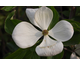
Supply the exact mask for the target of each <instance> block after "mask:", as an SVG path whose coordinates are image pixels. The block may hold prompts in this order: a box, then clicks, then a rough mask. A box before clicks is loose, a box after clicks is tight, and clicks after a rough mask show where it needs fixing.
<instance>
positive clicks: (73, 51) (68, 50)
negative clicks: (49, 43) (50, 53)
mask: <svg viewBox="0 0 80 65" xmlns="http://www.w3.org/2000/svg"><path fill="white" fill-rule="evenodd" d="M64 50H67V51H69V52H74V51H72V50H69V49H67V48H64Z"/></svg>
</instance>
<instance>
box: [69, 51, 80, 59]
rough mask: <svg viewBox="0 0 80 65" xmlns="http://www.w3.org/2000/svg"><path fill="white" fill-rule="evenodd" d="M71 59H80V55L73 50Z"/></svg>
mask: <svg viewBox="0 0 80 65" xmlns="http://www.w3.org/2000/svg"><path fill="white" fill-rule="evenodd" d="M70 59H80V57H78V56H77V55H76V54H75V52H73V53H72V54H71V56H70Z"/></svg>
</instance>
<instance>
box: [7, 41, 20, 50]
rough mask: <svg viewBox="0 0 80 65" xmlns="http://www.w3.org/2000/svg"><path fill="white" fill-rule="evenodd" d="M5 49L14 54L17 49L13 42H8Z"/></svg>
mask: <svg viewBox="0 0 80 65" xmlns="http://www.w3.org/2000/svg"><path fill="white" fill-rule="evenodd" d="M7 47H8V48H9V49H10V51H12V52H14V51H16V50H17V49H18V48H19V47H18V46H17V45H16V44H15V43H14V42H8V43H7Z"/></svg>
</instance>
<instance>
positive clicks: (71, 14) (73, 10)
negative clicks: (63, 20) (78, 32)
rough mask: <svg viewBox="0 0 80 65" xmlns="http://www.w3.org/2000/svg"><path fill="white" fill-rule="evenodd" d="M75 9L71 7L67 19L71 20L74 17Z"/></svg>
mask: <svg viewBox="0 0 80 65" xmlns="http://www.w3.org/2000/svg"><path fill="white" fill-rule="evenodd" d="M75 9H76V8H75V7H74V6H72V7H71V11H70V15H69V19H71V18H73V16H74V15H75Z"/></svg>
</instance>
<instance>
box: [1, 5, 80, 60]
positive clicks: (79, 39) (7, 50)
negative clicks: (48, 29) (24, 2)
mask: <svg viewBox="0 0 80 65" xmlns="http://www.w3.org/2000/svg"><path fill="white" fill-rule="evenodd" d="M9 8H10V7H9ZM26 8H39V6H14V7H12V9H11V10H9V9H8V7H7V9H6V8H4V6H0V59H4V58H6V57H7V56H8V55H10V54H12V53H13V52H15V51H16V50H17V49H18V48H19V47H17V45H16V44H15V43H14V41H13V39H12V37H11V35H10V34H9V33H7V32H6V30H5V25H6V23H5V21H6V18H7V16H8V15H9V13H10V12H12V11H16V12H15V14H14V16H13V19H18V20H20V21H29V19H28V17H27V16H26V13H25V10H26ZM54 8H55V9H56V10H57V12H58V13H59V20H62V19H68V20H70V21H73V22H71V24H72V25H73V27H74V29H75V33H74V36H73V38H72V39H71V40H69V41H67V42H64V50H63V52H62V53H61V54H59V55H57V56H54V57H48V58H54V59H69V58H70V56H71V54H72V53H73V52H75V54H76V56H78V57H80V7H75V6H55V7H54ZM9 26H11V25H9ZM40 58H46V57H40Z"/></svg>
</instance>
